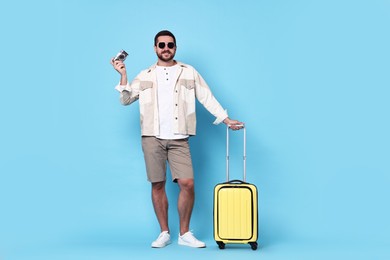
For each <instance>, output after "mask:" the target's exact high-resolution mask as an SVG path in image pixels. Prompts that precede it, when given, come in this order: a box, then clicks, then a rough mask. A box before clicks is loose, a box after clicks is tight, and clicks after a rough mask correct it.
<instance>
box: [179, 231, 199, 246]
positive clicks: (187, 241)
mask: <svg viewBox="0 0 390 260" xmlns="http://www.w3.org/2000/svg"><path fill="white" fill-rule="evenodd" d="M178 244H179V245H182V246H190V247H206V244H205V243H204V242H202V241H199V240H198V239H196V237H194V234H192V232H191V231H188V232H187V233H185V234H184V235H182V236H180V234H179V240H178Z"/></svg>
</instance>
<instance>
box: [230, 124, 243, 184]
mask: <svg viewBox="0 0 390 260" xmlns="http://www.w3.org/2000/svg"><path fill="white" fill-rule="evenodd" d="M229 126H230V125H228V126H227V127H226V181H229ZM237 126H242V127H243V128H242V129H243V131H244V156H243V181H244V182H245V181H246V127H245V125H244V124H242V125H237Z"/></svg>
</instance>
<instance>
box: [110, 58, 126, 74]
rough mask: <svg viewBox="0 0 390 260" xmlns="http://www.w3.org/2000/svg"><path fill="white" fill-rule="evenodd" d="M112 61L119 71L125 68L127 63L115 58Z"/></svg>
mask: <svg viewBox="0 0 390 260" xmlns="http://www.w3.org/2000/svg"><path fill="white" fill-rule="evenodd" d="M110 63H111V65H112V66H113V67H114V69H116V70H117V71H120V70H123V69H125V64H124V63H123V61H121V60H114V58H112V59H111V60H110Z"/></svg>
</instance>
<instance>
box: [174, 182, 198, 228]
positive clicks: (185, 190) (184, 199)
mask: <svg viewBox="0 0 390 260" xmlns="http://www.w3.org/2000/svg"><path fill="white" fill-rule="evenodd" d="M177 182H178V184H179V187H180V193H179V199H178V203H177V207H178V211H179V218H180V235H183V234H184V233H187V232H188V231H189V229H190V219H191V214H192V208H193V207H194V200H195V192H194V180H193V179H178V180H177Z"/></svg>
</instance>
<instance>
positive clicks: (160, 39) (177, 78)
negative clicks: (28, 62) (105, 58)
mask: <svg viewBox="0 0 390 260" xmlns="http://www.w3.org/2000/svg"><path fill="white" fill-rule="evenodd" d="M176 48H177V46H176V39H175V36H174V35H173V34H172V33H171V32H169V31H166V30H164V31H161V32H159V33H157V35H156V36H155V38H154V51H155V52H156V54H157V58H158V59H157V63H156V64H154V65H152V66H151V67H150V68H149V69H147V70H144V71H142V72H140V74H138V76H137V77H136V78H135V79H134V80H133V81H132V82H131V83H128V80H127V73H126V66H125V64H124V63H123V62H122V61H119V60H114V59H112V60H111V64H112V65H113V67H114V68H115V70H117V71H118V72H119V74H120V75H121V79H120V84H119V85H117V86H116V90H118V91H119V92H120V100H121V103H122V104H123V105H129V104H131V103H133V102H134V101H136V100H138V99H139V101H140V116H141V133H142V150H143V152H144V158H145V164H146V171H147V178H148V181H150V182H151V184H152V202H153V207H154V211H155V213H156V216H157V220H158V222H159V224H160V228H161V233H160V235H159V236H158V238H157V239H156V240H155V241H153V243H152V247H156V248H161V247H165V246H166V245H168V244H170V243H171V239H170V233H169V226H168V199H167V195H166V192H165V183H166V163H167V162H168V164H169V167H170V169H171V173H172V179H173V181H174V182H177V183H178V185H179V187H180V193H179V198H178V212H179V220H180V234H179V238H178V244H179V245H185V246H190V247H205V246H206V244H205V243H204V242H202V241H199V240H198V239H196V238H195V236H194V235H193V233H192V232H191V231H189V226H190V218H191V213H192V209H193V205H194V179H193V178H194V175H193V168H192V161H191V154H190V148H189V143H188V138H189V136H192V135H195V134H196V117H195V98H197V99H198V100H199V102H200V103H201V104H203V106H205V108H206V109H207V110H208V111H209V112H210V113H211V114H213V115H214V116H215V117H216V120H215V122H214V123H215V124H219V123H221V122H223V123H225V124H227V125H229V127H230V128H231V129H233V130H238V129H240V128H242V123H241V122H239V121H237V120H231V119H230V118H229V117H228V115H227V113H226V111H225V110H224V109H223V108H222V107H221V105H220V104H219V103H218V101H217V100H216V99H215V98H214V96H213V95H212V93H211V91H210V89H209V87H208V86H207V84H206V82H205V81H204V80H203V78H202V77H201V76H200V74H199V73H198V72H197V71H196V70H195V69H194V68H193V67H191V66H189V65H187V64H184V63H181V62H178V61H176V60H174V57H175V54H176Z"/></svg>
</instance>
